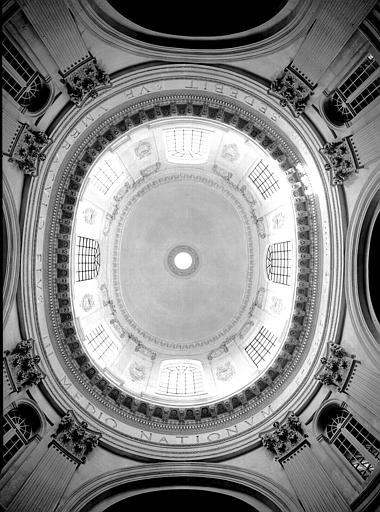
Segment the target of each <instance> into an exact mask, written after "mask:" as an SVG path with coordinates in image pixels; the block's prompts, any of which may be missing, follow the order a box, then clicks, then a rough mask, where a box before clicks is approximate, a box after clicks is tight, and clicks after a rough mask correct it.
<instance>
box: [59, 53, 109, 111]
mask: <svg viewBox="0 0 380 512" xmlns="http://www.w3.org/2000/svg"><path fill="white" fill-rule="evenodd" d="M61 82H62V83H63V84H65V86H66V89H67V92H68V94H69V96H70V99H71V101H72V102H73V103H74V104H75V105H76V106H77V107H81V106H82V105H83V103H84V102H85V101H86V100H87V99H88V98H96V97H97V96H98V95H99V90H101V89H104V88H107V87H111V80H110V77H109V76H108V75H107V73H105V72H104V71H103V70H102V69H101V68H100V67H99V65H98V63H97V62H96V59H95V58H91V59H90V60H88V61H86V62H84V63H82V64H81V65H80V66H76V67H75V68H74V69H73V70H71V71H70V72H69V73H67V74H65V75H64V76H63V78H62V79H61Z"/></svg>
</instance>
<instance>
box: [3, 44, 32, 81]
mask: <svg viewBox="0 0 380 512" xmlns="http://www.w3.org/2000/svg"><path fill="white" fill-rule="evenodd" d="M2 47H3V48H2V49H3V58H4V59H5V60H6V61H7V62H8V63H9V64H10V65H11V67H12V68H13V69H14V70H15V71H16V73H17V74H18V75H19V76H20V77H21V78H22V79H23V80H24V82H27V81H28V80H29V79H30V78H31V77H32V76H33V75H34V73H35V70H34V69H33V68H32V67H31V66H30V65H29V63H28V62H27V61H26V60H25V59H24V57H23V56H22V55H21V53H20V52H19V51H18V50H17V48H16V47H15V46H14V44H13V43H12V42H11V41H10V40H9V39H8V37H7V36H6V35H5V34H3V40H2Z"/></svg>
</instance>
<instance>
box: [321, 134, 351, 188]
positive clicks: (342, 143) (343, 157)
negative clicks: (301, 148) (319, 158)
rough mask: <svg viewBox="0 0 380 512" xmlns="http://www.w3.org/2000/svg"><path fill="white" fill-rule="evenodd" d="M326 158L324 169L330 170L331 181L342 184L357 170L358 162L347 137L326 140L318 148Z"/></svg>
mask: <svg viewBox="0 0 380 512" xmlns="http://www.w3.org/2000/svg"><path fill="white" fill-rule="evenodd" d="M320 152H321V153H322V155H323V156H324V157H325V158H326V159H327V161H328V163H327V164H325V169H326V171H331V183H332V184H333V185H342V184H343V183H344V182H345V181H346V180H347V178H348V177H349V176H351V175H352V174H354V173H358V172H359V164H358V162H357V159H356V158H355V153H354V151H353V149H352V147H351V145H350V141H349V138H343V139H342V140H337V141H334V142H328V143H327V144H325V145H324V146H323V148H321V149H320Z"/></svg>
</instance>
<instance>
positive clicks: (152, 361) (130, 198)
mask: <svg viewBox="0 0 380 512" xmlns="http://www.w3.org/2000/svg"><path fill="white" fill-rule="evenodd" d="M302 201H303V200H302V198H301V197H300V198H299V202H298V209H297V218H302V217H307V212H306V210H305V209H304V203H303V202H302ZM306 229H307V228H306V227H305V230H306ZM297 230H299V226H298V223H297V220H296V208H295V203H294V187H293V186H292V185H291V183H290V182H289V179H288V177H287V176H286V174H285V173H284V171H283V170H282V169H281V168H280V166H279V163H278V162H277V161H276V160H274V159H273V158H271V156H270V155H269V153H268V152H267V151H265V150H264V149H263V148H262V147H261V146H260V145H259V144H257V143H256V142H255V141H254V140H252V139H251V138H249V137H248V136H247V135H245V134H244V133H241V132H239V131H238V130H236V129H235V128H233V127H230V126H229V127H227V126H225V125H223V124H222V123H220V122H217V121H211V120H207V119H189V118H186V119H183V120H181V119H178V118H177V119H164V120H156V121H152V122H150V123H149V124H147V125H143V126H140V127H136V128H134V129H132V130H130V131H129V132H128V135H127V136H124V137H119V138H118V139H116V141H114V142H113V143H112V144H111V145H109V146H108V147H107V149H106V150H105V151H103V153H101V155H100V156H99V157H98V159H97V160H96V161H95V162H94V164H93V166H92V168H91V170H90V171H89V172H88V174H87V176H86V179H85V180H84V182H83V185H82V187H81V190H80V194H79V201H78V202H77V206H76V213H75V223H74V230H73V232H72V244H71V246H72V252H73V253H72V257H71V261H72V262H73V264H72V271H71V280H72V283H71V293H72V302H73V306H74V308H73V309H74V316H75V325H76V329H77V332H78V333H79V338H80V341H81V343H82V347H83V348H84V350H85V352H86V354H87V355H88V357H89V358H90V360H91V361H92V362H93V364H94V365H95V366H96V367H97V368H98V370H99V371H100V372H101V373H102V374H103V375H106V377H107V378H108V379H109V380H110V381H111V382H112V384H113V385H114V386H116V387H118V388H119V389H120V390H121V391H124V392H128V393H130V394H132V395H135V396H137V397H139V398H143V399H146V400H149V401H152V402H154V403H156V404H161V405H163V406H165V405H174V406H180V407H182V406H186V405H193V406H194V405H197V406H200V405H202V404H209V403H212V402H214V401H216V400H219V399H221V398H224V397H226V396H231V395H232V394H234V393H238V392H240V391H242V390H244V389H245V388H246V387H247V386H249V385H251V384H252V383H254V382H256V381H257V380H258V379H259V378H260V377H261V376H263V374H264V373H265V371H267V370H268V368H269V367H270V366H271V364H272V363H273V361H274V360H275V359H276V357H277V356H278V355H279V353H280V352H281V350H282V348H283V345H284V343H285V341H286V338H287V336H288V333H289V330H290V329H291V328H293V327H292V313H293V309H294V300H295V288H296V282H297V273H298V272H299V270H298V269H297V266H298V258H299V256H300V255H299V245H298V240H297ZM305 246H307V240H305ZM308 257H309V254H308V252H307V251H305V252H304V253H303V255H302V258H303V259H304V261H307V258H308ZM298 300H302V297H298Z"/></svg>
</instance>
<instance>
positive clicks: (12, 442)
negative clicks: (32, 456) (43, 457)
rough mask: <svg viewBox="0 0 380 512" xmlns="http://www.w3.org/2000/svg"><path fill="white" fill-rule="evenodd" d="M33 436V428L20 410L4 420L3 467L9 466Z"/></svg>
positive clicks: (11, 413)
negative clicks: (8, 463)
mask: <svg viewBox="0 0 380 512" xmlns="http://www.w3.org/2000/svg"><path fill="white" fill-rule="evenodd" d="M32 434H33V429H32V426H31V425H30V424H29V422H28V420H27V419H26V418H25V417H24V416H23V415H22V414H21V412H20V411H19V410H18V409H13V410H12V411H10V412H9V413H8V414H6V415H5V416H4V418H3V465H5V464H7V462H9V461H10V460H11V459H12V458H13V457H14V456H15V455H16V453H17V452H18V451H19V450H21V448H22V447H23V446H25V445H26V444H28V440H29V439H30V438H31V436H32Z"/></svg>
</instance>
